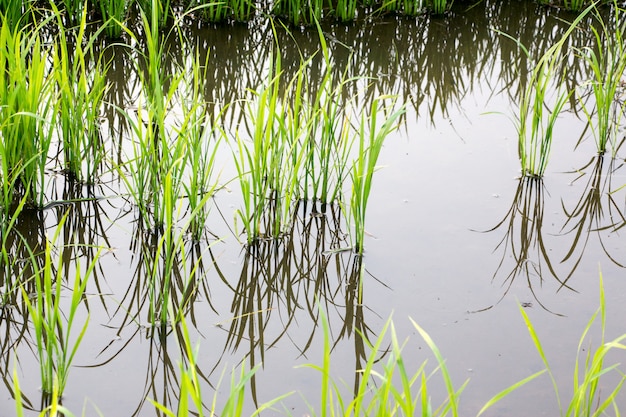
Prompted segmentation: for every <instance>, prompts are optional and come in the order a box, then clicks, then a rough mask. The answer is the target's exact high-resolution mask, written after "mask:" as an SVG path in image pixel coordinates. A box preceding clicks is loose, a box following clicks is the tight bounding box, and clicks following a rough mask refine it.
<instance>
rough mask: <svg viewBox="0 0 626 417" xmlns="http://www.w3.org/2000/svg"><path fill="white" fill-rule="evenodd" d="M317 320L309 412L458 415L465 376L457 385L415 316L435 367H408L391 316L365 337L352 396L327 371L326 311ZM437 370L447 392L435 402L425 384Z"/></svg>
mask: <svg viewBox="0 0 626 417" xmlns="http://www.w3.org/2000/svg"><path fill="white" fill-rule="evenodd" d="M320 316H321V323H322V328H323V330H324V345H323V359H322V365H321V366H319V365H313V364H309V365H304V366H305V367H308V368H312V369H314V370H316V371H319V372H320V374H321V378H322V381H321V395H320V404H319V408H318V409H317V412H315V411H314V410H311V414H312V415H315V416H320V417H326V416H330V417H334V416H355V417H359V416H363V417H365V416H368V417H371V416H380V417H383V416H393V415H403V416H416V415H423V416H447V415H452V416H454V417H457V416H458V415H459V401H460V398H461V394H462V392H463V390H464V389H465V387H466V386H467V384H468V382H469V380H466V381H465V382H464V383H463V384H461V386H460V387H458V388H455V386H454V383H453V382H452V377H451V375H450V372H449V371H448V368H447V366H446V362H445V359H444V358H443V355H442V354H441V352H440V350H439V348H438V347H437V345H436V344H435V343H434V341H433V340H432V338H431V337H430V336H429V335H428V333H427V332H426V331H425V330H424V329H422V328H421V327H420V326H419V325H418V324H417V323H416V322H415V321H413V320H411V323H412V325H413V327H414V328H415V330H416V331H417V332H418V333H419V334H420V336H421V337H422V339H423V340H424V341H425V342H426V344H427V345H428V347H429V349H430V351H431V353H432V354H433V355H434V357H435V359H436V364H437V368H436V369H435V371H433V372H431V373H429V372H428V371H427V369H426V365H427V363H426V362H422V364H421V365H420V366H419V367H418V368H417V370H416V371H415V372H413V373H410V371H409V370H408V369H407V367H406V365H405V363H406V362H405V360H404V359H403V355H405V354H406V353H405V352H403V350H404V347H405V346H404V345H405V343H400V341H399V340H398V337H397V334H396V331H395V328H394V325H393V322H392V321H391V319H388V320H387V322H386V323H385V325H384V326H383V328H382V329H381V331H380V332H379V335H378V338H377V339H376V340H375V341H374V343H373V344H371V343H370V342H368V341H367V340H365V342H366V343H367V346H368V348H369V354H368V355H367V361H366V363H365V364H364V366H363V367H362V369H359V370H358V372H359V374H360V382H359V383H358V385H357V387H356V388H355V391H354V392H353V393H350V397H346V396H345V395H344V394H342V391H341V387H340V386H339V385H337V384H336V383H335V382H334V381H332V379H331V378H330V373H331V361H330V353H331V345H330V336H329V335H330V330H329V326H328V321H327V318H326V315H325V314H324V313H323V312H321V313H320ZM388 338H390V339H391V340H390V342H388V345H387V346H386V347H385V349H383V343H384V342H386V341H387V339H388ZM383 350H385V351H386V352H387V354H386V356H387V360H386V361H383V360H382V359H381V358H380V357H379V356H378V353H379V352H381V351H383ZM543 372H544V371H540V372H537V373H535V374H533V375H531V376H529V377H527V378H525V379H523V380H521V381H519V382H517V383H515V384H513V385H511V386H510V387H507V388H505V389H504V390H503V391H501V392H500V393H498V394H496V395H495V396H494V397H492V398H491V399H490V400H489V401H487V402H486V403H485V405H484V407H483V408H482V410H481V411H480V412H479V414H478V415H481V414H482V413H483V412H485V411H486V410H488V409H490V408H491V407H493V406H494V405H495V404H497V403H498V402H499V401H500V400H502V399H503V398H505V397H506V396H507V395H509V394H510V393H512V392H513V391H515V390H516V389H518V388H519V387H521V386H523V385H524V384H526V383H528V382H530V381H532V380H534V379H535V378H537V377H538V376H539V375H541V374H542V373H543ZM436 373H439V374H440V375H441V377H442V379H443V383H444V386H445V390H446V393H447V398H446V399H445V400H444V401H443V402H442V403H441V404H440V405H438V406H437V408H434V407H433V404H432V402H431V398H430V393H429V390H428V384H429V381H430V380H431V379H432V378H433V376H434V375H435V374H436Z"/></svg>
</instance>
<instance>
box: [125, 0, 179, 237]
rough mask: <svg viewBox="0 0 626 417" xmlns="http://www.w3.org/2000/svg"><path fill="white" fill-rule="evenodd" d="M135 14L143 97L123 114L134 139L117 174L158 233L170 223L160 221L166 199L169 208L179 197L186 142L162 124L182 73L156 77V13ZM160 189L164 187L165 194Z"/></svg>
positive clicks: (158, 67) (158, 42)
mask: <svg viewBox="0 0 626 417" xmlns="http://www.w3.org/2000/svg"><path fill="white" fill-rule="evenodd" d="M141 16H142V22H143V25H144V31H145V34H146V49H147V51H146V54H145V64H146V68H142V67H141V65H140V64H141V63H140V61H137V62H136V66H137V72H138V74H139V78H140V81H141V85H142V93H143V97H142V98H140V101H139V103H138V109H137V114H136V118H134V117H132V116H131V115H130V114H128V113H124V117H125V118H126V120H127V121H128V123H129V125H130V127H131V131H132V132H133V136H134V141H133V145H132V146H133V157H132V158H131V159H130V160H129V161H128V162H127V163H126V164H125V168H127V169H128V171H129V172H130V175H129V176H127V175H125V174H124V173H123V172H122V171H121V169H120V170H119V171H120V174H121V177H122V180H123V181H124V183H125V184H126V186H127V188H128V190H129V192H130V194H131V195H132V197H133V199H134V202H135V203H136V204H137V206H138V207H139V212H140V214H141V216H142V219H143V220H144V221H146V222H147V223H148V225H149V227H151V228H154V229H158V228H161V227H163V226H164V225H165V224H166V223H171V222H173V219H168V218H166V215H167V214H173V213H174V211H173V210H169V209H168V207H167V204H169V203H168V202H167V201H166V198H171V199H172V201H173V202H172V204H175V201H176V200H178V198H179V197H180V195H181V191H182V187H183V186H182V181H183V174H184V170H185V167H186V163H187V158H188V153H187V142H186V141H184V140H178V137H177V136H176V135H175V133H174V129H173V128H172V127H171V126H170V125H168V123H166V119H167V117H168V113H169V110H170V108H171V107H172V102H173V101H174V99H175V94H176V91H177V89H178V86H179V85H180V83H181V80H182V79H183V77H184V72H183V71H181V70H176V71H175V73H174V74H173V75H172V76H170V77H166V76H164V75H163V74H162V73H163V68H162V59H163V54H164V52H163V48H164V41H163V40H162V39H161V37H160V35H159V28H158V11H157V9H156V8H153V9H152V18H151V19H148V18H147V17H146V16H145V14H143V13H142V15H141ZM142 99H143V100H145V104H144V103H142V101H141V100H142ZM144 106H145V107H144ZM166 181H168V183H167V185H166ZM164 187H167V190H165V192H164ZM168 193H171V194H168Z"/></svg>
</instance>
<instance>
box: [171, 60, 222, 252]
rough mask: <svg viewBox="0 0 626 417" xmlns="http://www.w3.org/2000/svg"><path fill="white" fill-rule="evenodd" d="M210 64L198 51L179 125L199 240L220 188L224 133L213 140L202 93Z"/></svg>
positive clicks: (195, 233) (192, 225) (193, 227)
mask: <svg viewBox="0 0 626 417" xmlns="http://www.w3.org/2000/svg"><path fill="white" fill-rule="evenodd" d="M208 68H209V65H208V55H207V61H206V62H205V63H204V66H202V65H201V64H200V57H199V55H197V54H196V56H195V58H194V60H193V63H192V73H191V78H190V80H188V82H186V90H187V91H188V93H187V94H186V97H189V99H188V100H186V99H185V98H183V103H182V106H183V121H182V122H181V126H180V128H178V129H177V135H178V140H180V141H184V142H186V144H187V145H186V147H187V152H188V153H189V158H188V165H189V166H188V169H189V173H188V175H187V178H188V179H187V180H186V181H185V182H184V183H183V187H184V189H185V192H186V194H187V202H188V204H189V213H190V214H189V216H190V223H189V232H190V233H191V235H192V237H193V238H194V239H195V240H198V239H200V238H201V236H202V234H203V232H204V230H205V225H206V221H207V217H208V212H209V210H208V204H207V201H208V199H209V198H210V197H211V196H212V195H213V194H214V193H215V190H216V188H217V180H215V179H214V178H213V175H214V172H213V171H214V167H215V157H216V154H217V150H218V147H219V144H220V142H221V136H218V137H217V138H216V139H215V140H214V141H213V140H212V139H213V137H212V133H213V131H214V128H213V126H212V125H213V123H212V120H211V118H210V117H209V114H208V112H207V108H206V105H205V104H204V103H203V101H202V95H201V94H202V91H203V89H204V80H206V76H207V70H208ZM187 78H188V77H187ZM184 81H185V80H184ZM218 117H219V116H218Z"/></svg>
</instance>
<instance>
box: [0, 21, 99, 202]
mask: <svg viewBox="0 0 626 417" xmlns="http://www.w3.org/2000/svg"><path fill="white" fill-rule="evenodd" d="M56 19H59V21H60V19H61V16H60V13H59V12H58V11H57V12H56V13H55V14H53V15H52V16H51V17H49V18H48V19H46V20H44V21H43V22H40V23H39V24H38V25H29V26H28V27H27V28H26V29H22V28H20V27H19V26H16V27H13V28H12V27H11V24H10V22H9V23H8V22H6V21H5V20H3V21H2V26H1V27H0V84H1V85H0V123H1V124H0V132H1V134H2V143H1V144H0V162H1V164H2V169H1V171H0V179H1V180H2V199H1V202H0V206H2V210H3V211H4V212H5V213H6V214H10V212H11V211H12V209H13V208H14V207H15V206H16V203H17V202H19V201H21V200H22V199H25V202H26V205H27V206H32V207H36V208H42V207H43V206H44V205H45V203H46V201H45V191H46V170H47V169H50V168H52V169H55V168H57V169H62V170H64V171H66V172H67V173H68V174H69V175H70V176H71V177H72V178H74V179H75V180H77V181H79V182H82V183H93V182H95V181H96V178H97V175H98V169H99V167H100V163H101V161H102V158H103V154H102V139H101V137H100V134H99V117H100V114H99V111H100V108H101V104H102V97H103V94H104V92H105V89H106V84H105V83H104V76H105V74H106V65H105V64H104V63H102V62H101V61H99V60H96V61H95V63H94V64H91V63H89V62H90V56H91V53H92V50H91V49H92V41H91V39H93V38H91V39H90V40H89V41H88V42H87V43H86V44H83V43H82V39H83V36H84V34H85V28H86V20H85V15H83V16H82V18H81V20H80V23H79V24H78V26H77V27H76V28H75V29H71V30H70V29H67V30H66V29H65V28H64V26H63V25H61V24H60V25H58V28H59V30H58V31H57V33H56V35H55V36H54V37H53V39H52V40H47V41H44V40H42V35H41V31H42V30H43V28H44V27H46V26H47V25H53V24H54V21H55V20H56ZM96 35H97V34H96ZM96 35H94V36H96ZM75 39H79V40H80V41H75ZM57 137H58V138H61V142H62V145H61V148H62V152H63V158H62V159H58V158H57V163H58V164H59V166H57V167H53V166H51V164H50V162H51V158H52V154H53V146H52V145H53V143H55V139H56V138H57Z"/></svg>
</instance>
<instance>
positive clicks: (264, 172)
mask: <svg viewBox="0 0 626 417" xmlns="http://www.w3.org/2000/svg"><path fill="white" fill-rule="evenodd" d="M280 65H281V64H280V57H277V58H276V60H275V61H274V64H273V68H271V70H270V74H272V75H271V76H270V77H271V79H270V81H269V82H268V85H267V86H266V87H264V88H263V89H261V90H259V91H254V92H253V94H254V95H255V97H254V103H251V104H249V105H248V114H249V115H250V117H251V120H252V122H251V123H252V131H251V132H250V135H251V138H250V140H245V139H244V138H242V137H240V136H239V134H237V138H236V140H237V151H236V153H237V154H238V155H236V156H235V158H234V159H235V165H236V168H237V172H238V179H239V184H240V187H241V191H242V194H243V208H242V209H240V210H238V211H237V218H238V219H240V220H241V222H242V225H243V227H244V230H245V232H246V235H247V242H248V243H252V242H253V241H254V240H256V239H258V238H259V237H262V236H266V237H278V236H279V235H280V234H281V233H282V232H283V231H284V228H285V226H286V220H287V219H288V218H289V216H290V213H291V209H292V201H293V198H294V195H295V194H296V193H297V187H296V186H297V185H298V181H297V179H298V174H299V169H300V164H301V161H302V154H303V151H302V150H301V147H300V146H299V144H298V142H297V139H298V138H294V137H293V136H292V135H290V134H289V133H288V131H289V130H290V129H292V128H293V120H294V119H291V120H289V119H288V120H287V121H285V120H283V119H284V115H285V114H286V113H289V112H290V110H289V109H290V106H291V105H292V103H291V100H292V97H291V96H290V95H289V93H290V92H288V93H286V94H285V96H284V97H285V99H284V101H281V99H280V91H279V85H280V81H281V67H280ZM295 101H296V106H298V103H299V102H300V98H299V97H298V98H295ZM253 105H256V108H254V107H252V106H253ZM294 117H295V116H294ZM292 132H293V131H292ZM264 219H266V220H267V223H266V227H265V229H263V227H262V223H263V220H264Z"/></svg>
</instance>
